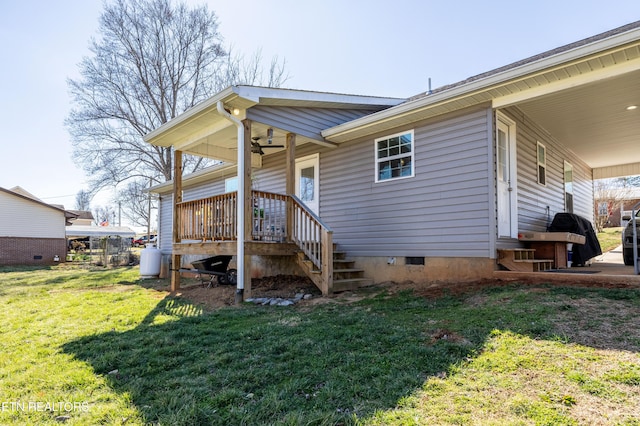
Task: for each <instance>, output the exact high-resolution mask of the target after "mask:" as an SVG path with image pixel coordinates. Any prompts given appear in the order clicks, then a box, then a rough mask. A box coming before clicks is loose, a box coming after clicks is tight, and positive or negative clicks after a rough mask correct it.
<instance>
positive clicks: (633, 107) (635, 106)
mask: <svg viewBox="0 0 640 426" xmlns="http://www.w3.org/2000/svg"><path fill="white" fill-rule="evenodd" d="M636 108H638V105H629V106H628V107H627V111H633V110H634V109H636Z"/></svg>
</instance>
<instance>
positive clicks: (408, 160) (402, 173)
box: [375, 130, 414, 182]
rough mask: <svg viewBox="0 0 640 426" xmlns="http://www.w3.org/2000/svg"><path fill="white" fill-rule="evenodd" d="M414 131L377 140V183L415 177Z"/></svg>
mask: <svg viewBox="0 0 640 426" xmlns="http://www.w3.org/2000/svg"><path fill="white" fill-rule="evenodd" d="M413 140H414V137H413V130H410V131H407V132H402V133H397V134H395V135H391V136H385V137H383V138H378V139H376V140H375V150H376V182H383V181H387V180H393V179H402V178H408V177H412V176H413V175H414V167H413V156H414V145H413Z"/></svg>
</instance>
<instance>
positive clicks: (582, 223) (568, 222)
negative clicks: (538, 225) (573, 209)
mask: <svg viewBox="0 0 640 426" xmlns="http://www.w3.org/2000/svg"><path fill="white" fill-rule="evenodd" d="M547 231H549V232H571V233H573V234H578V235H584V237H585V240H586V241H585V243H584V244H574V245H573V249H572V250H571V251H572V252H573V254H572V258H571V261H572V263H573V265H575V266H584V265H585V263H586V262H587V261H588V260H589V259H591V258H592V257H595V256H599V255H601V254H602V249H601V248H600V242H599V241H598V238H597V237H596V231H594V229H593V226H592V225H591V222H589V221H588V220H587V219H585V218H584V217H582V216H578V215H577V214H573V213H557V214H556V215H555V216H554V217H553V221H552V222H551V225H549V227H548V228H547Z"/></svg>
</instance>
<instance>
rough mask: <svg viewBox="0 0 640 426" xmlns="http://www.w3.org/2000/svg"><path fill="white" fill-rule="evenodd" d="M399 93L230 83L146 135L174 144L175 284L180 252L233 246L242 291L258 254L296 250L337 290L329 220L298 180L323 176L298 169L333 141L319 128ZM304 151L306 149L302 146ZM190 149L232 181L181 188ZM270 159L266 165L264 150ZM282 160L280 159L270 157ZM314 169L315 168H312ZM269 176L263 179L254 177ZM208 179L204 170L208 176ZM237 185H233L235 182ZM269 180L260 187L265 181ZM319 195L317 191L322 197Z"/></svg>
mask: <svg viewBox="0 0 640 426" xmlns="http://www.w3.org/2000/svg"><path fill="white" fill-rule="evenodd" d="M400 102H401V100H400V99H393V98H377V97H366V96H354V95H340V94H332V93H320V92H309V91H304V92H303V91H297V90H286V89H271V88H262V87H250V86H232V87H229V88H228V89H226V90H224V91H222V92H220V93H218V94H216V95H215V96H213V97H212V98H210V99H208V100H206V101H204V102H202V103H200V104H198V105H197V106H195V107H193V108H191V109H190V110H188V111H187V112H185V113H183V114H181V115H180V116H178V117H176V118H175V119H173V120H172V121H170V122H168V123H166V124H165V125H163V126H161V127H160V128H158V129H156V130H155V131H153V132H151V133H150V134H148V135H147V136H146V137H145V140H146V141H147V142H149V143H151V144H153V145H156V146H162V147H172V149H173V181H172V184H173V188H172V215H173V218H172V224H173V227H172V244H171V265H172V266H171V283H172V284H171V286H172V289H173V290H177V289H178V288H179V287H180V265H181V263H182V256H186V255H200V256H202V257H206V256H213V255H219V254H224V255H235V256H236V264H237V297H236V299H237V300H241V299H243V298H248V297H250V294H251V266H252V265H251V257H252V256H283V255H286V256H291V257H292V262H295V263H297V264H298V266H299V268H298V269H301V270H302V271H303V272H304V273H306V274H307V275H308V276H309V277H310V278H311V279H312V281H313V282H314V283H315V284H316V285H317V286H318V287H319V288H320V290H321V291H322V293H323V294H330V293H331V292H332V291H333V290H334V286H333V284H334V279H333V272H334V271H333V263H332V262H333V257H334V244H333V240H332V231H331V229H330V228H329V227H328V226H327V225H326V224H324V223H323V222H322V220H321V219H320V216H319V209H318V204H316V207H315V208H313V207H310V205H308V204H309V203H308V202H307V199H306V198H305V196H300V197H297V196H296V193H299V189H298V190H297V188H300V187H301V186H302V187H303V186H304V185H305V184H306V183H307V181H308V180H312V181H313V184H314V185H316V186H315V187H314V190H313V191H312V192H313V193H316V194H317V193H319V186H318V185H319V183H318V181H319V177H318V175H317V172H316V174H315V176H312V177H308V176H304V177H299V178H298V179H297V178H296V170H297V169H296V155H297V153H296V150H297V149H298V148H300V147H303V148H304V151H303V154H302V155H309V154H313V153H317V152H318V150H319V149H333V148H335V147H337V144H335V143H332V142H329V141H327V140H326V139H325V138H324V137H323V136H322V135H321V133H320V132H321V130H322V129H324V128H327V127H331V126H332V125H336V124H339V123H342V122H345V121H348V120H350V119H353V118H357V117H361V116H365V115H368V114H370V113H371V112H375V111H378V110H381V109H385V108H388V107H389V106H392V105H396V104H398V103H400ZM298 154H300V153H298ZM185 155H194V156H198V157H204V158H209V159H213V160H216V161H219V162H220V163H219V165H220V166H221V168H225V170H227V173H228V174H226V175H224V177H228V178H229V179H233V185H229V186H230V187H227V185H226V182H224V181H223V183H224V185H223V186H222V187H215V188H213V189H211V190H210V191H206V192H202V193H198V195H197V196H193V195H192V194H190V193H189V194H188V196H187V198H185V197H184V194H185V192H184V191H183V174H184V173H185V171H184V167H183V161H184V159H185ZM264 158H267V159H269V161H270V162H271V163H270V164H273V162H276V163H277V166H276V167H273V166H271V168H270V169H269V171H268V173H267V172H265V171H264V170H263V159H264ZM274 159H276V160H274ZM316 170H317V168H316ZM265 173H266V174H268V175H269V178H268V180H269V182H268V183H267V184H264V185H259V186H260V189H261V190H258V188H257V186H258V185H256V182H255V178H256V176H261V175H263V174H265ZM207 179H208V178H207ZM231 186H232V188H231ZM263 189H264V190H263ZM316 201H317V198H316Z"/></svg>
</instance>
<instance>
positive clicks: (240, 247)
mask: <svg viewBox="0 0 640 426" xmlns="http://www.w3.org/2000/svg"><path fill="white" fill-rule="evenodd" d="M217 107H218V113H219V114H220V115H221V116H222V117H224V118H226V119H227V120H229V121H231V122H232V123H233V124H235V125H236V127H237V128H238V164H237V167H238V204H237V206H238V208H237V212H236V216H237V218H236V224H237V230H236V232H237V234H238V237H237V244H236V265H237V269H238V272H237V273H238V275H237V283H236V303H238V302H240V301H242V299H243V294H244V240H245V234H244V209H245V208H247V206H245V205H244V200H245V198H244V197H245V194H244V180H245V179H244V178H245V176H244V161H245V158H244V125H243V124H242V122H241V121H240V120H238V119H237V118H235V117H234V116H232V115H231V114H229V113H228V112H227V111H225V109H224V104H223V103H222V101H218V104H217ZM238 299H239V300H238Z"/></svg>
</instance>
